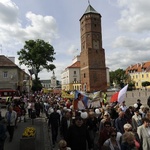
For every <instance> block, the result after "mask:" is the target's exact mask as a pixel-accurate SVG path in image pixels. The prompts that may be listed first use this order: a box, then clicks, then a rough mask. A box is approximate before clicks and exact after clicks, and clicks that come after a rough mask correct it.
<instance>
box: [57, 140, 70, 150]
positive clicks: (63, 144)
mask: <svg viewBox="0 0 150 150" xmlns="http://www.w3.org/2000/svg"><path fill="white" fill-rule="evenodd" d="M58 147H59V148H58V150H71V148H70V147H67V142H66V141H65V140H60V141H59V143H58Z"/></svg>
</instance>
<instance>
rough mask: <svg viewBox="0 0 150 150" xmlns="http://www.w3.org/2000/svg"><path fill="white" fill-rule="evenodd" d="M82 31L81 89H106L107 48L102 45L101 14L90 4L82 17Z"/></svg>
mask: <svg viewBox="0 0 150 150" xmlns="http://www.w3.org/2000/svg"><path fill="white" fill-rule="evenodd" d="M80 33H81V53H80V70H81V73H80V74H81V75H80V76H81V90H82V91H89V92H93V91H99V90H103V91H105V90H106V89H107V74H106V70H107V69H106V65H105V50H104V49H103V47H102V29H101V15H100V14H99V13H98V12H97V11H96V10H95V9H94V8H93V7H92V6H91V5H89V6H88V7H87V9H86V11H85V13H84V14H83V16H82V17H81V19H80Z"/></svg>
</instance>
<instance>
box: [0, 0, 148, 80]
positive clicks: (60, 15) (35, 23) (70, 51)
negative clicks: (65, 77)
mask: <svg viewBox="0 0 150 150" xmlns="http://www.w3.org/2000/svg"><path fill="white" fill-rule="evenodd" d="M89 2H90V5H91V6H92V7H93V8H94V9H95V10H96V11H97V12H98V13H100V14H101V16H102V20H101V21H102V24H101V25H102V40H103V48H104V49H105V59H106V66H107V67H108V68H109V70H110V71H114V70H117V69H119V68H121V69H126V68H127V67H128V66H130V65H133V64H136V63H142V62H146V61H150V56H149V52H150V17H149V16H150V9H149V8H150V1H149V0H89ZM88 5H89V3H88V0H25V1H22V0H0V55H5V56H9V57H15V63H16V64H17V65H18V66H19V67H20V68H22V69H25V71H26V72H27V73H29V72H28V69H30V68H27V67H26V66H24V65H22V66H20V65H19V62H18V59H17V58H18V55H17V51H20V50H21V49H22V48H23V46H24V44H25V41H28V40H31V39H32V40H36V39H42V40H44V41H45V42H49V43H50V44H51V45H52V46H53V47H54V50H55V52H56V54H55V55H54V57H55V58H56V60H55V61H54V62H53V64H54V65H55V66H56V69H55V70H54V72H55V75H56V77H57V79H58V80H61V72H62V71H63V70H65V68H67V67H68V66H70V65H71V64H72V60H73V58H74V57H75V56H77V55H79V54H80V51H81V41H80V22H79V20H80V18H81V17H82V15H83V14H84V12H85V10H86V8H87V7H88ZM51 76H52V72H47V71H46V70H43V71H42V72H41V73H40V74H39V77H40V79H41V80H43V79H50V78H51Z"/></svg>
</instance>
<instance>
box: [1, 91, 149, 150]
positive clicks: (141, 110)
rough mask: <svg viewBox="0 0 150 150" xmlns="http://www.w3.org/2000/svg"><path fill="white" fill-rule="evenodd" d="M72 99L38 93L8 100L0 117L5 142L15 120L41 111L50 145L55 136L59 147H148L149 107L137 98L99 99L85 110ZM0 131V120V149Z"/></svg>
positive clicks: (115, 149)
mask: <svg viewBox="0 0 150 150" xmlns="http://www.w3.org/2000/svg"><path fill="white" fill-rule="evenodd" d="M75 101H76V100H72V99H63V98H61V96H50V95H48V94H41V93H40V94H37V95H34V96H32V98H31V97H28V96H23V97H22V98H21V99H20V100H19V101H18V100H17V101H15V100H14V101H11V102H9V103H8V104H7V112H6V114H5V116H4V120H5V121H4V122H5V124H7V131H8V133H9V141H10V142H11V141H12V140H13V134H14V129H15V128H17V123H18V122H20V121H26V119H27V118H31V119H32V118H35V117H40V115H41V114H42V113H44V114H45V116H46V118H47V120H48V121H47V126H48V128H49V130H50V133H51V134H52V146H53V148H54V147H55V146H56V143H57V142H58V136H59V137H60V141H59V144H58V146H59V149H60V150H70V149H71V150H87V149H89V150H149V149H150V110H149V107H148V106H143V105H142V103H141V100H140V99H138V100H137V103H136V104H134V105H133V106H127V105H126V102H125V101H124V102H122V103H121V104H120V103H117V102H114V103H109V102H107V100H105V102H104V101H103V102H100V107H91V108H85V109H78V108H77V104H76V106H74V104H75V103H73V102H75ZM33 112H35V113H34V116H33ZM1 120H2V119H1ZM2 132H3V133H5V132H6V130H5V129H4V127H2V123H1V124H0V141H1V142H0V149H2V150H3V145H4V141H5V138H6V136H5V134H2ZM1 135H3V136H1Z"/></svg>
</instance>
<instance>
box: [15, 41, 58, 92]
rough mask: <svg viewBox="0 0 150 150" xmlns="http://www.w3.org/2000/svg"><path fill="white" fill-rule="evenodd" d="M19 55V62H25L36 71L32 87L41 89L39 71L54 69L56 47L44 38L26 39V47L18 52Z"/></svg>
mask: <svg viewBox="0 0 150 150" xmlns="http://www.w3.org/2000/svg"><path fill="white" fill-rule="evenodd" d="M17 54H18V55H19V58H18V59H19V64H20V65H22V64H24V65H25V66H27V67H28V68H31V70H32V71H33V72H34V75H35V80H34V81H33V87H32V89H33V90H34V91H35V90H36V91H37V90H40V89H41V88H42V85H41V83H40V80H39V78H38V74H39V72H41V71H42V70H43V69H46V70H47V71H52V70H53V69H55V68H56V67H55V65H54V64H52V62H53V61H54V60H55V58H54V55H55V52H54V48H53V46H51V45H50V44H49V43H48V42H45V41H44V40H40V39H37V40H29V41H25V45H24V47H23V48H22V49H21V50H20V51H18V52H17Z"/></svg>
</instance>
